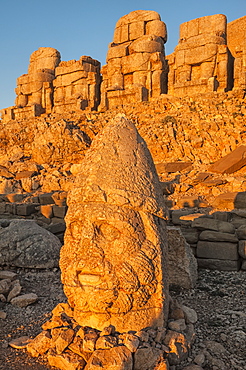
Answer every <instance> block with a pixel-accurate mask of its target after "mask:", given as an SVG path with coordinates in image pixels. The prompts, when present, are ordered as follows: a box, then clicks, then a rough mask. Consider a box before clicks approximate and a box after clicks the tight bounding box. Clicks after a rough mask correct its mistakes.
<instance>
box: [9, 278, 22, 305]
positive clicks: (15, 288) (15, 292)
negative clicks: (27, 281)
mask: <svg viewBox="0 0 246 370" xmlns="http://www.w3.org/2000/svg"><path fill="white" fill-rule="evenodd" d="M21 289H22V287H21V285H20V281H19V280H15V281H14V284H13V287H12V288H11V290H10V292H9V294H8V297H7V302H10V301H11V299H13V298H15V297H17V296H18V295H19V294H20V292H21Z"/></svg>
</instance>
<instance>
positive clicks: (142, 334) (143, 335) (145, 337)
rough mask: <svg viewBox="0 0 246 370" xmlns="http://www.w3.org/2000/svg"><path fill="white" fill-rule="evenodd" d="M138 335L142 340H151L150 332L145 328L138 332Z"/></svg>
mask: <svg viewBox="0 0 246 370" xmlns="http://www.w3.org/2000/svg"><path fill="white" fill-rule="evenodd" d="M136 335H137V336H138V338H139V339H140V340H141V341H142V342H148V340H149V333H147V331H145V330H139V331H137V332H136Z"/></svg>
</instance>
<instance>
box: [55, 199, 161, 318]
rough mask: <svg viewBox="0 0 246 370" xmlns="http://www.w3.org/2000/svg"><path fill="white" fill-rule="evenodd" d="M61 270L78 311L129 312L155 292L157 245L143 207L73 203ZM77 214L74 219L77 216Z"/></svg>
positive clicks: (71, 302) (66, 288) (68, 292)
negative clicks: (149, 236) (146, 224)
mask: <svg viewBox="0 0 246 370" xmlns="http://www.w3.org/2000/svg"><path fill="white" fill-rule="evenodd" d="M70 211H71V212H70V218H69V220H70V224H69V225H68V228H67V232H66V240H65V245H70V246H72V248H73V250H72V251H69V252H70V253H67V252H68V251H67V250H66V249H65V248H64V247H63V249H62V253H61V269H62V275H63V282H64V290H65V293H66V295H67V296H68V299H69V303H70V305H71V306H72V307H74V308H75V309H76V310H77V311H78V310H79V311H81V312H84V313H85V312H94V313H102V312H103V313H107V314H108V315H109V316H110V315H111V314H114V313H117V314H119V313H120V314H125V313H127V312H129V311H130V310H131V309H132V308H133V307H134V306H137V307H141V306H143V305H144V304H145V303H146V302H147V301H148V299H149V297H150V295H151V294H152V293H153V292H154V291H155V287H156V280H155V275H156V271H155V267H154V257H155V254H156V252H155V249H154V245H153V244H152V243H151V242H150V241H148V240H147V239H146V234H145V228H144V224H143V221H142V218H141V216H140V213H139V212H138V211H135V210H132V209H129V208H122V207H121V208H119V207H117V206H105V205H100V204H99V205H98V204H94V205H90V204H86V205H82V206H81V205H80V206H79V207H78V209H77V210H76V206H73V209H72V207H70ZM71 214H72V215H73V217H71Z"/></svg>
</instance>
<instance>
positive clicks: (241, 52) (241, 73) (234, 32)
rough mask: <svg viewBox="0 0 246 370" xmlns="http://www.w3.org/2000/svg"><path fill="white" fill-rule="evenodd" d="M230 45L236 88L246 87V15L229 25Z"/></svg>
mask: <svg viewBox="0 0 246 370" xmlns="http://www.w3.org/2000/svg"><path fill="white" fill-rule="evenodd" d="M227 39H228V47H229V49H230V51H231V54H232V56H233V58H234V72H233V79H234V89H243V90H245V89H246V16H245V17H242V18H239V19H236V20H235V21H232V22H230V23H229V24H228V26H227Z"/></svg>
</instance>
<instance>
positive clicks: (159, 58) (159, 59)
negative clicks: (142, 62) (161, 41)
mask: <svg viewBox="0 0 246 370" xmlns="http://www.w3.org/2000/svg"><path fill="white" fill-rule="evenodd" d="M149 62H150V65H149V69H151V70H152V71H158V70H165V67H166V60H165V55H164V53H159V52H156V53H151V54H150V57H149Z"/></svg>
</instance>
